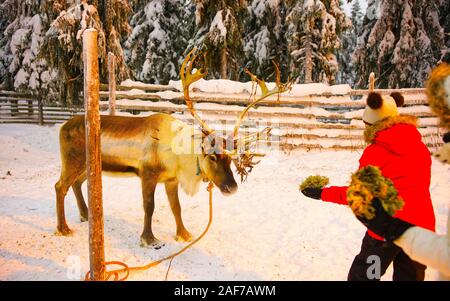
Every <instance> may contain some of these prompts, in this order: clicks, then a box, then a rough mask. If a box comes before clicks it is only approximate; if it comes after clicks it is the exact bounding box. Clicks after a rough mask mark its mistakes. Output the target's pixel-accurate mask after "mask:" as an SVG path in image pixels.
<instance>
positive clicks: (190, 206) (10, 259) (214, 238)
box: [0, 125, 450, 280]
mask: <svg viewBox="0 0 450 301" xmlns="http://www.w3.org/2000/svg"><path fill="white" fill-rule="evenodd" d="M58 129H59V126H54V127H39V126H35V125H0V145H1V152H0V267H1V268H0V280H70V279H74V280H78V279H81V278H82V277H83V275H84V273H85V272H86V271H87V270H88V266H89V263H88V224H87V223H81V222H80V221H79V217H78V209H77V208H76V204H75V197H74V195H73V193H72V191H69V193H68V196H67V198H66V216H67V219H68V223H69V226H70V227H71V228H72V230H74V235H73V236H72V237H62V236H55V235H54V234H53V233H54V230H55V226H56V216H55V193H54V188H53V186H54V184H55V182H56V181H57V178H58V176H59V168H60V163H59V151H58V140H57V134H58ZM359 156H360V152H347V151H340V152H334V151H326V152H325V151H324V152H306V151H297V152H292V153H290V154H281V155H280V154H276V153H273V154H270V155H269V156H267V157H266V158H263V160H262V162H261V163H260V165H258V166H257V167H256V168H255V169H254V171H253V172H252V173H251V174H250V176H249V178H248V180H247V182H245V183H243V184H240V187H239V190H238V192H237V193H236V194H235V195H233V196H231V197H224V196H222V195H221V194H220V193H219V192H218V190H217V189H215V190H214V220H213V224H212V227H211V229H210V231H209V232H208V234H207V235H206V236H205V238H204V239H203V240H201V241H200V242H199V243H198V244H197V245H195V246H194V247H192V248H191V249H189V250H188V251H187V252H186V253H184V254H182V255H181V256H179V257H177V258H175V259H174V261H173V263H172V267H171V270H170V274H169V279H170V280H345V279H346V276H347V271H348V269H349V267H350V264H351V262H352V260H353V257H354V256H355V255H356V254H357V253H358V251H359V247H360V243H361V238H362V236H363V235H364V231H365V228H364V227H363V226H362V225H361V224H360V223H359V222H358V221H357V220H356V219H355V218H354V217H353V215H352V213H351V211H350V209H348V208H347V207H345V206H339V205H334V204H328V203H323V202H320V201H315V200H311V199H308V198H306V197H304V196H302V195H301V194H300V193H299V191H298V184H299V183H300V182H301V181H302V180H303V179H304V178H305V177H307V176H308V175H311V174H321V175H325V176H328V177H330V180H331V184H333V185H344V184H346V183H347V182H348V180H349V176H350V173H351V172H352V171H354V170H355V169H356V168H357V164H358V163H357V161H358V158H359ZM83 189H84V191H85V189H86V187H85V185H84V186H83ZM430 190H431V194H432V199H433V202H434V206H435V212H436V217H437V231H438V232H439V233H444V231H445V223H446V219H447V216H446V215H447V212H448V205H449V203H448V195H449V193H450V182H449V167H448V165H447V166H444V165H443V164H441V163H439V162H438V161H435V160H433V167H432V181H431V187H430ZM103 192H104V195H103V200H104V214H105V244H106V259H107V260H121V261H124V262H126V263H128V264H129V265H135V264H145V263H147V262H149V261H151V260H155V259H158V258H161V257H163V256H165V255H167V254H169V253H172V252H173V251H176V250H178V249H180V248H181V247H182V246H184V243H178V242H175V241H174V239H173V237H174V234H175V222H174V220H173V217H172V214H171V212H170V208H169V204H168V201H167V200H166V196H165V192H164V190H163V187H159V186H158V189H157V192H156V210H155V215H154V233H155V235H156V236H157V237H158V238H159V239H160V240H163V241H164V242H165V243H166V246H165V247H164V248H162V249H160V250H153V249H144V248H141V247H140V246H139V235H140V233H141V230H142V226H143V209H142V202H141V191H140V184H139V181H138V179H137V178H122V179H121V178H109V177H103ZM85 195H86V191H85ZM207 198H208V195H207V192H206V185H205V187H204V189H201V191H200V192H199V193H198V194H197V195H196V196H195V197H188V196H186V195H185V194H184V193H182V192H180V199H181V206H182V208H183V217H184V221H185V225H186V226H187V228H188V229H189V230H190V231H191V232H192V234H193V235H194V236H197V235H199V234H200V233H201V232H202V231H203V229H204V227H205V226H206V223H207V221H208V201H207ZM78 263H79V264H78ZM167 264H168V263H163V264H161V265H159V266H157V267H156V268H154V269H151V270H148V271H146V272H139V273H133V274H131V276H130V279H131V280H163V279H164V277H165V273H166V270H167ZM391 275H392V268H390V269H389V270H388V272H387V274H386V275H385V276H384V278H383V279H384V280H389V279H391ZM426 279H427V280H434V279H437V273H436V271H434V270H431V269H428V270H427V274H426Z"/></svg>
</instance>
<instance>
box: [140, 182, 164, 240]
mask: <svg viewBox="0 0 450 301" xmlns="http://www.w3.org/2000/svg"><path fill="white" fill-rule="evenodd" d="M141 180H142V183H141V184H142V197H143V201H144V213H145V215H144V230H143V231H142V234H141V247H152V248H155V249H160V248H161V247H163V246H164V244H163V243H161V242H160V241H159V240H158V239H156V237H155V236H154V235H153V231H152V216H153V211H154V210H155V189H156V184H157V180H156V178H154V177H147V176H144V177H142V179H141Z"/></svg>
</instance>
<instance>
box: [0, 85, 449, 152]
mask: <svg viewBox="0 0 450 301" xmlns="http://www.w3.org/2000/svg"><path fill="white" fill-rule="evenodd" d="M101 88H102V90H103V91H102V92H101V93H100V97H101V100H102V101H101V103H100V110H102V111H103V112H104V114H107V110H108V108H109V104H108V91H105V89H107V86H105V85H102V87H101ZM132 89H139V90H140V91H136V90H134V91H130V90H132ZM375 91H377V92H380V93H382V94H390V93H392V92H394V91H398V92H401V93H402V94H403V95H404V97H405V105H404V107H402V108H400V109H399V110H400V113H403V114H410V115H414V116H416V117H418V118H419V131H420V132H421V134H422V137H423V140H424V142H425V143H426V144H427V145H428V146H429V147H430V148H435V147H438V146H439V145H441V138H440V136H441V134H442V130H441V129H440V128H439V127H438V119H437V117H435V116H434V115H433V113H432V112H431V111H430V109H429V107H428V102H427V98H426V95H425V92H424V89H400V90H393V89H384V90H383V89H381V90H375ZM130 92H132V93H130ZM367 93H368V90H351V91H350V92H349V93H346V94H342V95H339V94H329V93H324V94H316V95H306V96H300V97H293V96H281V97H280V98H279V101H278V99H277V97H275V96H274V97H271V98H268V99H267V100H266V101H264V102H262V103H261V104H260V105H258V107H256V108H255V109H251V110H250V111H249V114H248V117H247V118H246V120H245V122H244V123H243V125H242V126H243V128H244V130H245V131H247V132H253V131H256V129H257V128H258V129H260V128H262V127H265V126H270V127H272V128H273V129H274V130H273V131H272V136H271V141H270V142H271V145H275V146H277V145H278V146H279V147H281V148H283V149H285V150H291V149H296V148H306V149H327V148H331V149H360V148H363V147H364V146H365V143H364V141H363V138H362V134H363V131H364V124H363V122H362V120H361V116H362V110H363V109H364V105H365V104H364V96H365V95H367ZM191 98H192V100H193V101H194V102H195V103H196V105H195V108H196V110H197V112H198V113H199V114H200V115H201V116H202V118H203V119H204V120H205V121H206V122H207V123H208V124H209V125H210V126H211V127H212V128H213V129H215V130H217V131H219V132H221V133H222V134H224V135H226V134H228V133H230V131H232V128H233V125H234V121H235V120H236V117H237V115H238V114H239V113H240V112H241V111H242V110H243V108H244V106H245V105H247V104H248V103H249V101H251V99H250V95H249V94H220V95H219V94H211V93H202V92H193V93H191ZM41 107H42V108H41V109H39V106H38V102H37V101H36V100H34V99H33V98H32V97H30V96H29V95H25V94H19V93H16V92H9V91H0V123H12V122H20V123H39V122H40V116H42V124H54V123H60V122H64V121H65V120H68V119H69V118H71V117H72V116H73V115H75V114H81V113H83V111H84V110H83V108H61V107H52V106H41ZM115 107H116V112H117V113H116V114H117V115H136V116H145V115H150V114H153V113H157V112H163V113H168V114H172V115H174V116H175V117H176V118H178V119H180V120H182V121H185V122H186V123H188V124H193V123H194V120H193V118H192V117H191V115H190V114H189V112H188V111H187V110H186V106H185V104H184V98H183V94H182V93H180V92H177V91H175V90H174V89H173V88H172V87H169V86H161V85H145V86H141V85H139V86H136V87H129V86H127V87H124V86H117V93H116V105H115Z"/></svg>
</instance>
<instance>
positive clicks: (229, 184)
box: [180, 48, 292, 194]
mask: <svg viewBox="0 0 450 301" xmlns="http://www.w3.org/2000/svg"><path fill="white" fill-rule="evenodd" d="M201 57H202V58H203V59H204V60H205V54H204V55H203V56H199V54H198V53H196V49H195V48H194V49H193V50H191V52H189V53H188V55H187V56H186V58H185V59H184V61H183V63H182V65H181V70H180V77H181V82H182V84H183V93H184V100H185V102H186V105H187V108H188V110H189V112H190V113H191V115H192V116H193V117H194V119H195V120H196V121H197V122H198V123H199V125H200V128H201V131H202V157H203V160H202V162H200V163H199V165H200V167H201V169H202V171H203V172H204V173H205V175H206V177H207V178H208V180H210V181H212V182H213V183H214V184H215V185H216V186H217V187H219V189H220V190H221V192H222V193H224V194H229V193H233V192H235V191H236V190H237V184H236V181H235V180H234V177H233V173H232V172H231V168H230V165H231V162H233V163H234V164H235V166H236V169H237V172H238V174H239V175H240V176H241V182H243V181H245V179H246V178H247V176H248V174H249V172H251V170H252V169H253V167H254V166H255V165H256V164H258V163H259V161H254V158H255V157H260V156H264V155H263V154H257V153H253V152H251V151H250V149H251V146H252V145H255V144H256V143H257V142H258V141H259V140H262V139H267V138H266V137H268V135H269V134H270V128H265V129H264V130H262V131H260V132H258V133H255V134H250V135H245V136H242V137H238V132H239V127H240V125H241V122H242V120H243V119H244V117H245V115H246V114H247V112H248V111H249V110H250V108H252V107H253V106H255V105H256V104H258V103H260V102H261V101H263V100H264V99H266V98H267V97H269V96H271V95H274V94H281V93H283V92H285V91H287V90H288V89H290V86H291V84H292V82H288V83H286V84H282V83H281V82H280V70H279V68H278V66H277V65H276V64H275V63H274V65H275V71H276V87H275V88H274V89H272V90H269V89H268V88H267V86H266V83H265V82H264V81H263V80H260V79H258V78H257V77H256V76H255V75H253V74H252V73H250V71H248V70H247V69H245V72H246V73H247V74H249V75H250V76H251V78H252V80H253V81H255V82H256V83H257V84H258V85H259V87H260V88H261V91H262V95H261V96H260V97H259V98H258V99H255V100H254V101H253V102H251V103H250V104H249V105H248V106H247V107H246V108H245V109H244V110H243V111H242V112H241V113H240V114H239V117H238V119H237V121H236V124H235V126H234V130H233V132H232V133H231V135H230V136H228V137H227V138H225V137H222V136H220V135H218V134H217V133H216V132H215V131H214V130H213V129H211V128H210V127H209V126H208V125H207V124H206V122H204V121H203V120H202V119H201V118H200V116H199V115H198V114H197V112H196V111H195V109H194V106H193V103H192V100H191V98H190V96H189V86H190V85H191V84H192V83H194V82H196V81H198V80H200V79H201V78H203V77H205V76H206V75H207V71H206V70H205V69H204V68H203V67H201V68H199V69H197V70H196V71H195V72H193V68H194V63H196V62H197V60H198V59H199V58H201Z"/></svg>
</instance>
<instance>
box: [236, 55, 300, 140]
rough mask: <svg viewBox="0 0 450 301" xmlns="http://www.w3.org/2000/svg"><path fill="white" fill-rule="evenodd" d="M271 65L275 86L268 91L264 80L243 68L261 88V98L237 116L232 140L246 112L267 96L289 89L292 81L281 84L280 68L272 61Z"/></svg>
mask: <svg viewBox="0 0 450 301" xmlns="http://www.w3.org/2000/svg"><path fill="white" fill-rule="evenodd" d="M272 63H273V65H274V66H275V72H276V82H275V83H276V86H275V87H274V88H273V89H272V90H269V89H268V88H267V85H266V82H265V81H264V80H261V79H259V78H258V77H256V75H254V74H253V73H251V72H250V71H249V70H248V69H247V68H244V71H245V73H247V74H248V75H250V77H251V79H252V81H255V82H256V83H257V84H258V86H259V87H260V88H261V92H262V94H261V97H259V98H258V99H256V100H254V101H253V102H252V103H251V104H249V105H248V106H247V107H246V108H245V109H244V110H243V111H242V112H241V114H239V117H238V119H237V121H236V124H235V126H234V130H233V138H236V137H237V133H238V131H239V126H240V125H241V122H242V120H243V119H244V117H245V115H246V114H247V112H248V111H249V110H250V109H251V108H252V107H254V106H255V105H257V104H258V103H260V102H261V101H263V100H264V99H266V98H267V97H269V96H272V95H275V94H278V96H279V95H280V94H281V93H283V92H286V91H287V90H289V89H291V86H292V83H293V81H291V80H288V81H287V82H286V83H284V84H283V83H281V79H280V78H281V76H280V68H279V67H278V65H277V63H275V62H274V61H272Z"/></svg>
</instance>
